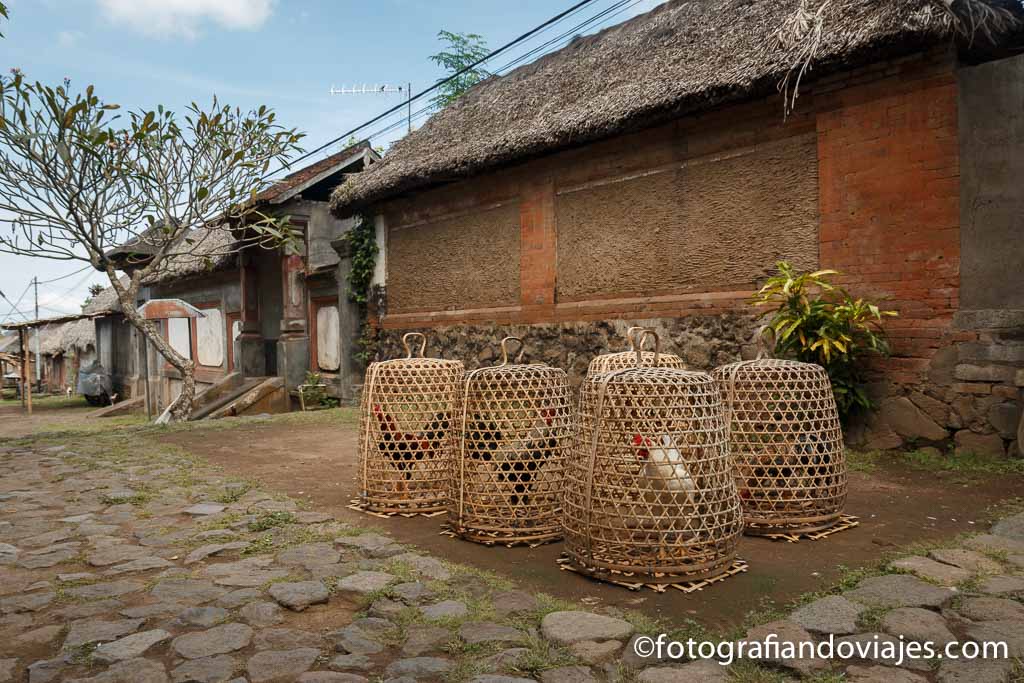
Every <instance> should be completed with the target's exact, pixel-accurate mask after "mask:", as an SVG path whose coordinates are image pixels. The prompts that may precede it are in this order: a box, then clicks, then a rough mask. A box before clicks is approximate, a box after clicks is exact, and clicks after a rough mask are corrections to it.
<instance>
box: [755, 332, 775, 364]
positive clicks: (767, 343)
mask: <svg viewBox="0 0 1024 683" xmlns="http://www.w3.org/2000/svg"><path fill="white" fill-rule="evenodd" d="M754 339H755V341H756V343H757V360H761V359H762V358H772V357H773V356H774V352H775V341H776V338H775V330H774V329H772V326H771V325H762V326H761V328H760V329H759V330H758V331H757V334H756V335H754Z"/></svg>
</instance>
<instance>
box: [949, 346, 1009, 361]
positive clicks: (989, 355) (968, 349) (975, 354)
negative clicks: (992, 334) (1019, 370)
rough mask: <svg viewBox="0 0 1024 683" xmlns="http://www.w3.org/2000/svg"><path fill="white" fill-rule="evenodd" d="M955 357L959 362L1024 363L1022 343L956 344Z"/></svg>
mask: <svg viewBox="0 0 1024 683" xmlns="http://www.w3.org/2000/svg"><path fill="white" fill-rule="evenodd" d="M957 359H958V360H959V361H960V362H961V363H964V362H967V363H974V362H976V361H984V362H989V363H1024V343H1022V342H1010V343H1003V344H993V343H991V342H988V343H986V342H966V343H963V344H960V345H958V346H957Z"/></svg>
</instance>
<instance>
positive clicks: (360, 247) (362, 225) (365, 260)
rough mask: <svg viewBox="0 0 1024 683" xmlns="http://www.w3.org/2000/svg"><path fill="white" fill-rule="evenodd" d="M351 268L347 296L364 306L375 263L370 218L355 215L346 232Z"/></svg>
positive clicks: (373, 231)
mask: <svg viewBox="0 0 1024 683" xmlns="http://www.w3.org/2000/svg"><path fill="white" fill-rule="evenodd" d="M345 236H346V239H347V240H348V245H349V254H350V255H351V258H352V270H350V271H349V274H348V298H349V299H350V300H351V301H353V302H355V303H357V304H359V305H360V306H364V307H365V306H366V302H367V297H368V295H369V292H370V283H371V282H372V281H373V269H374V266H376V264H377V252H378V251H379V250H380V248H379V247H378V246H377V229H376V227H375V226H374V224H373V221H372V220H369V219H367V218H365V217H363V216H357V217H356V222H355V225H353V226H352V229H351V230H349V231H348V232H347V233H346V235H345Z"/></svg>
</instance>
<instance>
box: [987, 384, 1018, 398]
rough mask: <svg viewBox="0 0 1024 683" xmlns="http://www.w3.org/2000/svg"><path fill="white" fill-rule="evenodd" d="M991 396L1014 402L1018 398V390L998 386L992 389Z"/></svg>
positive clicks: (1004, 385)
mask: <svg viewBox="0 0 1024 683" xmlns="http://www.w3.org/2000/svg"><path fill="white" fill-rule="evenodd" d="M992 395H993V396H995V397H997V398H1005V399H1006V400H1008V401H1016V400H1017V399H1018V398H1020V390H1019V389H1017V387H1011V386H1009V385H1008V384H1000V385H997V386H994V387H992Z"/></svg>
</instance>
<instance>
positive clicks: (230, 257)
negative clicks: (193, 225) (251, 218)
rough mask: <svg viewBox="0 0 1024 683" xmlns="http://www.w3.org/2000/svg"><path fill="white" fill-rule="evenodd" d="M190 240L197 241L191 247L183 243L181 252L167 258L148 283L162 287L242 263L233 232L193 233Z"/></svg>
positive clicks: (205, 231) (203, 231)
mask: <svg viewBox="0 0 1024 683" xmlns="http://www.w3.org/2000/svg"><path fill="white" fill-rule="evenodd" d="M186 239H189V240H194V242H193V243H192V244H191V245H188V244H185V243H182V245H181V246H180V247H178V248H177V249H176V251H177V252H180V253H175V254H171V255H169V256H167V257H166V258H165V260H164V261H163V263H162V264H161V268H160V269H159V270H158V271H157V272H155V273H153V274H152V275H150V276H149V277H147V278H146V280H145V284H147V285H155V284H162V283H166V282H171V281H174V280H181V279H184V278H187V277H192V276H194V275H203V274H205V273H213V272H216V271H220V270H227V269H229V268H233V267H235V265H236V264H237V263H238V253H237V251H236V249H237V247H236V245H235V243H236V238H235V236H234V234H232V232H231V231H230V230H227V229H224V228H217V229H213V230H193V231H192V232H191V233H190V234H189V235H188V236H187V237H186ZM186 250H187V251H186Z"/></svg>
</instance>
